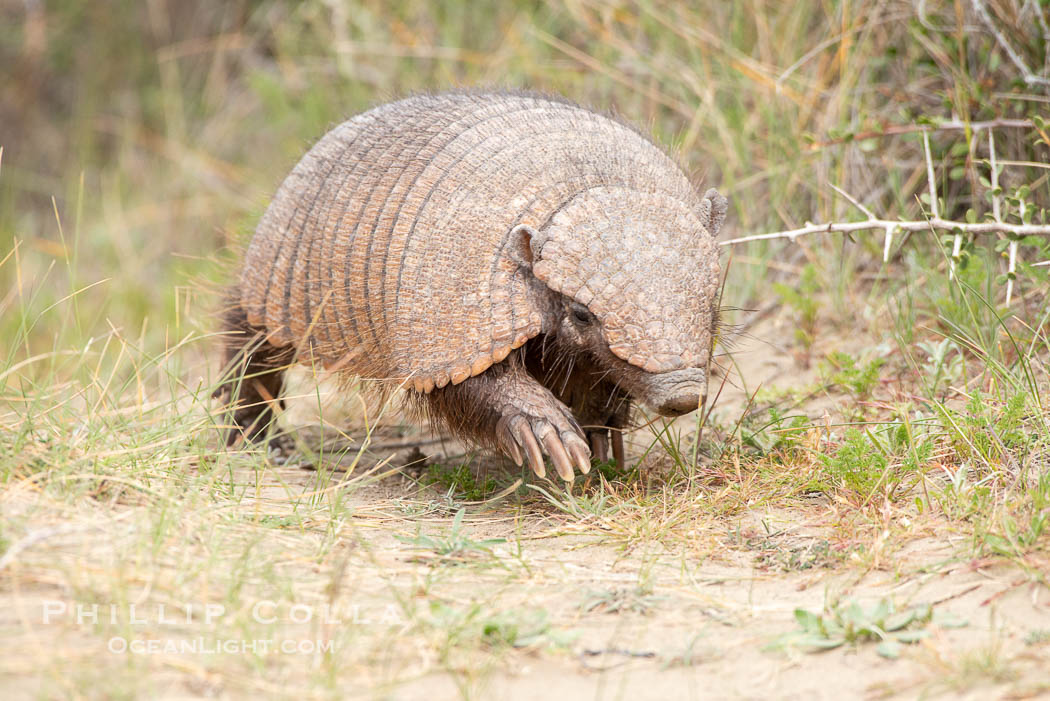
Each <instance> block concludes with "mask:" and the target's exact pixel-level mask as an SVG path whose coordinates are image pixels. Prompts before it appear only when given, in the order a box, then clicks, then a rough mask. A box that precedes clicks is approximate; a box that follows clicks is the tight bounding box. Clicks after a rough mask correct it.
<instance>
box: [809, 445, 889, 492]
mask: <svg viewBox="0 0 1050 701" xmlns="http://www.w3.org/2000/svg"><path fill="white" fill-rule="evenodd" d="M819 457H820V460H821V462H823V463H824V467H825V468H826V470H827V472H828V473H829V475H830V476H831V478H832V480H833V481H835V482H841V483H842V484H844V485H845V486H846V487H848V488H849V489H852V490H853V491H855V492H857V493H858V494H860V495H862V496H865V497H866V496H868V495H869V494H871V492H872V491H873V490H874V489H875V488H876V487H877V486H878V485H879V484H880V483H881V482H883V480H884V478H885V474H886V471H887V470H888V469H889V467H890V463H889V459H888V458H887V456H886V455H885V453H884V452H883V449H882V447H881V446H880V445H878V444H877V443H875V442H874V441H873V440H872V437H871V436H870V435H869V434H868V433H866V432H864V431H861V430H859V429H856V428H850V429H848V430H847V431H846V435H845V438H844V439H843V441H842V444H841V445H840V446H839V447H838V450H836V451H835V454H834V455H830V456H829V455H821V456H819Z"/></svg>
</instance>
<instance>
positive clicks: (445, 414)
mask: <svg viewBox="0 0 1050 701" xmlns="http://www.w3.org/2000/svg"><path fill="white" fill-rule="evenodd" d="M512 358H513V356H512ZM512 358H508V359H507V360H506V361H504V362H503V363H500V364H499V365H497V366H494V367H493V368H491V369H490V370H489V371H488V372H485V373H483V374H481V375H478V376H476V377H471V378H469V379H467V380H465V381H464V382H462V383H460V384H458V385H448V386H446V387H443V388H441V389H436V390H434V391H433V392H431V393H430V394H428V395H424V396H423V397H422V399H423V400H424V402H425V403H426V407H427V411H428V413H429V414H430V416H431V418H432V419H434V420H436V421H438V422H439V423H441V424H443V425H444V426H445V427H446V428H448V429H450V430H451V431H452V432H453V433H456V434H457V435H459V436H462V437H464V438H466V439H468V440H473V441H475V442H478V443H482V444H485V445H489V446H492V447H496V448H498V449H500V450H502V451H503V452H504V453H505V454H506V455H507V456H508V457H510V458H511V459H512V460H514V462H515V463H517V464H518V465H521V464H522V462H523V461H525V460H527V461H528V463H529V466H530V467H531V468H532V470H533V472H535V473H536V474H537V475H538V476H540V477H543V476H544V475H545V474H546V469H545V467H544V454H546V455H547V457H549V458H550V461H551V464H552V465H553V466H554V469H555V470H556V471H557V472H558V474H559V475H560V476H561V478H562V479H564V480H565V481H566V482H571V481H572V479H573V468H574V466H575V467H578V468H579V469H580V471H581V472H583V473H587V472H589V471H590V469H591V451H590V447H589V446H588V445H587V440H586V438H585V436H584V433H583V430H582V429H581V428H580V424H579V422H578V421H577V420H576V418H575V417H574V416H573V415H572V412H571V411H570V410H569V408H568V407H566V406H565V405H564V404H563V403H561V402H560V401H558V399H557V398H556V397H555V396H554V395H553V394H551V392H550V390H548V389H547V388H546V387H544V386H543V385H541V384H540V383H539V382H538V381H537V380H536V379H535V378H534V377H533V376H532V375H530V374H529V373H528V372H527V371H526V370H525V369H524V368H523V367H522V366H521V365H520V364H519V363H518V362H517V361H516V360H513V359H512Z"/></svg>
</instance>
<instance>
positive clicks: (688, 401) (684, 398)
mask: <svg viewBox="0 0 1050 701" xmlns="http://www.w3.org/2000/svg"><path fill="white" fill-rule="evenodd" d="M706 402H707V395H706V394H703V393H701V394H697V393H695V392H683V393H682V394H679V395H677V396H675V397H672V398H671V399H669V400H667V401H666V402H664V403H663V404H661V405H660V406H659V407H658V408H657V411H658V412H659V413H660V415H661V416H684V415H686V414H688V413H689V412H691V411H696V410H697V409H703V408H704V404H705V403H706Z"/></svg>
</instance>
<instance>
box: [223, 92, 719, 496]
mask: <svg viewBox="0 0 1050 701" xmlns="http://www.w3.org/2000/svg"><path fill="white" fill-rule="evenodd" d="M726 211H727V201H726V199H725V198H724V197H723V196H721V195H719V194H718V192H716V191H715V190H713V189H709V190H707V191H706V192H705V193H704V194H703V195H701V194H700V191H699V190H698V189H697V188H696V187H695V186H694V184H693V183H692V182H691V180H690V178H689V177H688V176H687V175H686V174H685V173H684V172H683V170H682V168H681V167H680V166H679V165H678V164H677V163H676V162H675V161H674V160H673V159H672V158H671V157H670V156H669V155H668V154H667V153H666V152H665V151H663V150H662V149H661V148H660V147H658V146H657V145H655V144H654V143H653V142H652V141H651V140H650V139H648V138H646V137H645V136H644V135H643V134H642V133H641V132H639V131H638V130H636V129H634V128H632V127H631V126H629V125H628V124H626V123H624V122H622V121H621V120H619V119H617V118H614V117H611V116H607V115H604V114H600V113H598V112H595V111H591V110H589V109H585V108H583V107H580V106H578V105H576V104H573V103H572V102H569V101H567V100H564V99H561V98H557V97H551V96H545V95H537V94H528V93H501V92H455V93H448V94H437V95H418V96H414V97H409V98H406V99H402V100H399V101H396V102H391V103H388V104H384V105H381V106H379V107H376V108H374V109H371V110H369V111H367V112H364V113H362V114H360V115H358V116H356V117H353V118H352V119H350V120H348V121H346V122H344V123H342V124H340V125H339V126H337V127H335V128H334V129H332V130H331V131H329V132H328V133H327V134H326V135H324V136H323V137H322V138H321V140H320V141H318V142H317V143H316V145H314V146H313V148H311V149H310V150H309V152H308V153H307V154H306V155H305V156H304V157H303V158H302V160H300V161H299V163H298V164H297V165H296V166H295V167H294V168H293V169H292V171H291V173H290V174H289V175H288V176H287V178H286V179H285V180H284V182H283V183H282V184H281V185H280V187H279V189H278V190H277V193H276V195H275V196H274V197H273V199H272V201H271V202H270V204H269V206H268V208H267V209H266V211H265V213H264V215H263V216H262V218H261V220H260V221H259V223H258V226H257V228H256V231H255V234H254V236H253V238H252V239H251V242H250V244H249V245H248V248H247V251H246V252H245V255H244V259H243V265H242V267H241V274H240V279H239V282H238V283H237V284H235V285H233V286H232V288H231V290H230V294H229V297H228V307H227V311H226V315H225V322H224V323H225V330H226V331H227V334H226V342H225V359H226V363H227V367H228V368H231V369H233V370H234V371H235V372H234V373H233V374H235V375H236V381H233V380H231V381H230V383H229V385H228V388H229V389H228V396H229V399H230V406H231V407H232V408H233V410H232V416H233V420H234V424H235V425H234V426H233V427H232V428H231V429H230V432H229V441H230V442H231V443H236V442H240V441H241V440H244V439H248V440H253V439H256V438H258V437H259V436H260V435H261V434H262V433H263V432H264V431H265V430H266V427H267V425H268V424H269V423H270V421H271V420H272V418H273V415H274V411H275V410H276V409H277V408H278V407H281V406H283V404H282V400H281V399H280V391H281V385H282V381H283V380H282V373H283V371H284V370H285V369H286V368H287V367H288V364H289V363H290V362H293V359H294V360H296V361H299V362H305V363H312V364H315V365H320V366H323V367H325V368H328V369H329V370H331V371H333V372H337V373H340V374H345V375H352V376H357V377H361V378H368V379H371V380H375V381H377V382H378V383H380V384H381V385H386V386H392V385H396V386H399V387H402V388H404V389H405V390H406V392H407V395H408V396H409V397H410V398H411V399H413V400H415V401H414V402H411V404H412V405H413V406H415V407H418V408H419V409H420V410H421V411H422V412H424V413H425V414H426V415H427V416H428V417H429V419H430V420H431V421H432V422H433V423H434V424H435V425H437V426H439V427H441V428H443V429H445V430H447V431H450V432H452V433H453V434H455V435H457V436H459V437H460V438H462V439H464V440H467V441H470V442H472V443H473V444H476V445H479V446H480V447H482V448H488V449H491V450H494V451H497V452H502V453H504V454H506V455H507V456H508V457H510V458H511V459H512V460H514V461H515V462H516V463H517V464H518V465H519V466H520V465H522V464H523V461H528V464H529V466H530V467H531V468H532V470H533V471H534V472H535V473H536V474H537V475H538V476H540V477H543V476H544V475H545V456H546V458H549V459H550V462H551V464H552V465H553V467H554V468H555V470H556V471H557V473H558V474H559V475H560V476H561V477H562V478H563V479H565V480H567V481H571V480H572V479H573V476H574V468H579V470H580V471H581V472H583V473H586V472H588V471H589V469H590V467H591V460H592V457H593V458H596V459H598V460H602V461H604V460H608V456H609V447H610V440H611V445H612V450H613V457H614V459H616V460H617V461H619V462H620V463H621V464H622V463H623V460H624V454H623V438H622V430H623V429H624V428H625V427H626V426H627V423H628V418H629V413H630V410H631V407H632V403H636V402H637V403H642V404H644V405H646V406H648V407H650V408H651V409H653V410H655V411H656V412H657V413H659V414H661V415H665V416H678V415H682V414H685V413H688V412H690V411H695V410H697V409H700V408H702V407H703V405H704V402H705V399H706V393H707V376H708V368H709V363H710V360H711V353H712V345H713V340H714V338H715V335H716V327H717V324H718V293H719V277H720V269H719V260H718V252H717V246H716V243H715V240H714V236H715V235H716V234H717V233H718V231H719V228H720V226H721V225H722V223H723V221H724V219H725V216H726Z"/></svg>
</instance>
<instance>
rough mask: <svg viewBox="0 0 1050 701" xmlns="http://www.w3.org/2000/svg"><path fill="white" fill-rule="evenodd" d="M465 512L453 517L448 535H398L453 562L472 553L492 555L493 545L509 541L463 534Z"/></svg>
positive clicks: (421, 548) (403, 539)
mask: <svg viewBox="0 0 1050 701" xmlns="http://www.w3.org/2000/svg"><path fill="white" fill-rule="evenodd" d="M463 514H464V510H463V509H460V510H459V511H457V512H456V515H455V516H454V517H453V519H452V527H451V528H450V529H449V533H448V535H447V536H444V537H441V536H429V535H424V534H423V533H418V534H417V535H416V536H415V537H413V538H407V537H405V536H397V539H398V540H400V541H401V542H402V543H405V544H407V545H411V546H413V547H415V548H419V549H420V550H429V551H430V552H432V553H434V554H435V555H437V556H438V558H441V559H445V560H449V561H452V562H455V561H462V560H463V559H464V558H465V557H469V556H471V555H475V556H476V555H487V556H490V557H491V556H492V546H493V545H499V544H501V543H505V542H507V541H506V539H505V538H486V539H483V540H472V539H471V538H468V537H467V536H466V535H464V534H463Z"/></svg>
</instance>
